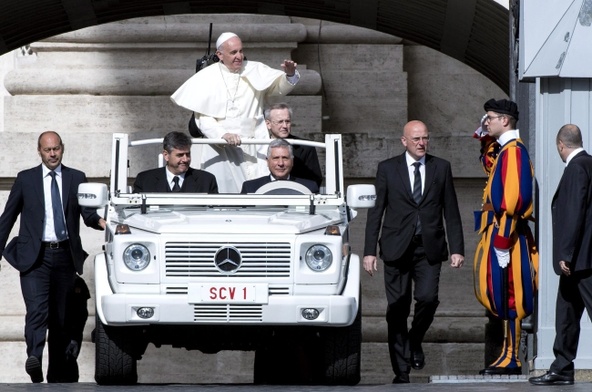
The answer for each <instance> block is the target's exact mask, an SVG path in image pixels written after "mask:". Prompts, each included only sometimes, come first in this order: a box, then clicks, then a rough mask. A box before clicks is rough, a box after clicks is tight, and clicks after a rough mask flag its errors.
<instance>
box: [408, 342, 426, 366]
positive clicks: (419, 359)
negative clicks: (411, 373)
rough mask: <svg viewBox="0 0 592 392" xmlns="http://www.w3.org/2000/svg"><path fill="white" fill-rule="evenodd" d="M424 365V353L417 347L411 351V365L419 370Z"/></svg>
mask: <svg viewBox="0 0 592 392" xmlns="http://www.w3.org/2000/svg"><path fill="white" fill-rule="evenodd" d="M424 366H425V355H424V354H423V350H422V349H421V347H419V348H418V349H416V350H412V351H411V367H412V368H413V369H415V370H421V369H423V367H424Z"/></svg>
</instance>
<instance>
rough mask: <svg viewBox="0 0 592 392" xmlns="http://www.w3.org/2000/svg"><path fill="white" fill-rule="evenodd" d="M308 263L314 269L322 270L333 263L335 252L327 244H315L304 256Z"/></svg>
mask: <svg viewBox="0 0 592 392" xmlns="http://www.w3.org/2000/svg"><path fill="white" fill-rule="evenodd" d="M304 259H305V260H306V265H308V268H310V269H311V270H313V271H318V272H322V271H325V270H326V269H327V268H329V267H330V266H331V263H333V253H331V249H329V248H327V247H326V246H325V245H318V244H317V245H313V246H311V247H310V248H308V250H307V251H306V255H305V256H304Z"/></svg>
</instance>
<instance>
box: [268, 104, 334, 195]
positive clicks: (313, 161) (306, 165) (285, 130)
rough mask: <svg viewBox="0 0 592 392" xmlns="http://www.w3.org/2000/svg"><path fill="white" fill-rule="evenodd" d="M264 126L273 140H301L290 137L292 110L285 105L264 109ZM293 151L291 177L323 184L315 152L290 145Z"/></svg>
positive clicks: (308, 147) (306, 147)
mask: <svg viewBox="0 0 592 392" xmlns="http://www.w3.org/2000/svg"><path fill="white" fill-rule="evenodd" d="M263 115H264V116H265V124H266V125H267V129H268V130H269V133H270V136H271V137H272V138H275V139H288V140H289V139H294V140H303V139H302V138H300V137H297V136H294V135H292V108H291V107H290V106H288V105H287V104H285V103H276V104H273V105H271V106H269V107H268V108H267V109H265V112H264V113H263ZM292 150H293V151H294V167H293V168H292V175H293V176H295V177H298V178H306V179H308V180H312V181H314V182H316V183H317V185H318V186H319V187H320V186H321V183H322V182H323V173H322V172H321V165H320V164H319V157H318V155H317V150H316V149H315V148H314V147H311V146H301V145H296V144H294V145H292Z"/></svg>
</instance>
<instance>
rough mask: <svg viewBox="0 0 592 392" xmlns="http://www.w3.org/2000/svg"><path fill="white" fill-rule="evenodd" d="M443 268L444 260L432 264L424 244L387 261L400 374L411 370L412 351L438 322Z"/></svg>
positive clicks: (391, 338)
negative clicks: (397, 258)
mask: <svg viewBox="0 0 592 392" xmlns="http://www.w3.org/2000/svg"><path fill="white" fill-rule="evenodd" d="M441 269H442V263H440V262H437V263H429V262H428V260H427V258H426V255H425V251H424V248H423V246H421V245H418V244H413V243H412V244H411V245H410V246H409V248H408V249H407V251H406V253H405V255H404V257H402V258H401V259H400V260H397V261H396V262H389V261H385V262H384V286H385V291H386V299H387V302H388V308H387V312H386V321H387V324H388V345H389V354H390V358H391V365H392V367H393V371H394V372H395V374H396V375H400V374H408V373H409V370H410V367H411V363H410V356H411V355H410V353H411V350H413V349H414V348H418V347H419V346H420V345H421V343H422V342H423V338H424V336H425V334H426V332H427V330H428V328H429V327H430V325H431V324H432V321H434V314H435V313H436V309H437V308H438V305H439V304H440V301H439V300H438V284H439V281H440V270H441ZM413 285H415V287H414V289H413V292H412V287H413ZM412 298H413V299H414V300H415V309H414V314H413V320H412V322H411V329H410V330H408V328H407V318H408V317H409V314H410V312H411V299H412Z"/></svg>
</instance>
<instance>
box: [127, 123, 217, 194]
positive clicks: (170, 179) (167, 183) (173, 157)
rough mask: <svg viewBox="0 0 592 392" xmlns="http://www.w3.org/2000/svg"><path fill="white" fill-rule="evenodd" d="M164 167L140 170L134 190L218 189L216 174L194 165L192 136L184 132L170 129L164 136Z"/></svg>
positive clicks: (212, 190)
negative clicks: (192, 163)
mask: <svg viewBox="0 0 592 392" xmlns="http://www.w3.org/2000/svg"><path fill="white" fill-rule="evenodd" d="M162 144H163V151H162V155H163V157H164V160H165V162H166V164H165V167H160V168H157V169H151V170H146V171H143V172H141V173H139V174H138V176H137V177H136V181H135V182H134V193H141V192H193V193H218V185H217V182H216V177H214V175H213V174H212V173H209V172H207V171H204V170H198V169H193V168H191V167H190V165H191V144H192V143H191V138H190V137H189V136H188V135H187V134H185V133H183V132H169V133H168V134H167V135H166V136H165V137H164V140H163V143H162Z"/></svg>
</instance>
